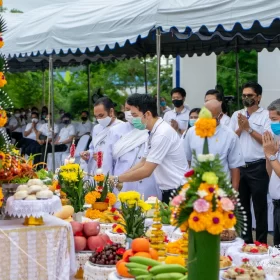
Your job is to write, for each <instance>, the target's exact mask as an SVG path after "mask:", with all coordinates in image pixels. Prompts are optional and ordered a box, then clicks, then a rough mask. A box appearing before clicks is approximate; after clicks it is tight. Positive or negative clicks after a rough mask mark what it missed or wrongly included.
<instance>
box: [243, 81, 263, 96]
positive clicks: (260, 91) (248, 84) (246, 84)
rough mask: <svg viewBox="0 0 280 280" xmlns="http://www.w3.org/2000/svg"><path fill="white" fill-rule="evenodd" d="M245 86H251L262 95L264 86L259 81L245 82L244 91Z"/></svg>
mask: <svg viewBox="0 0 280 280" xmlns="http://www.w3.org/2000/svg"><path fill="white" fill-rule="evenodd" d="M244 88H251V89H253V91H254V92H255V93H256V94H257V95H262V86H261V85H260V84H258V83H257V82H247V83H245V84H243V86H242V91H243V89H244Z"/></svg>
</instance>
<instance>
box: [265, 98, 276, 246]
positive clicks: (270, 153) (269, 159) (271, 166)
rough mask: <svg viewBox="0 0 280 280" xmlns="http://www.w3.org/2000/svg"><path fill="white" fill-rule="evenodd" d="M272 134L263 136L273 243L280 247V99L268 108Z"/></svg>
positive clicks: (266, 133)
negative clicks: (271, 210)
mask: <svg viewBox="0 0 280 280" xmlns="http://www.w3.org/2000/svg"><path fill="white" fill-rule="evenodd" d="M267 109H268V112H269V118H270V120H271V130H272V133H270V132H268V131H266V132H265V133H264V134H263V149H264V154H265V157H266V169H267V172H268V174H269V176H270V180H269V194H270V196H271V198H272V202H273V205H274V211H273V224H274V226H273V228H274V232H273V243H274V246H279V245H280V153H279V150H280V146H279V145H280V99H277V100H275V101H273V102H272V103H271V104H270V105H269V106H268V108H267Z"/></svg>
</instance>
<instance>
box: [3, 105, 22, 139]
mask: <svg viewBox="0 0 280 280" xmlns="http://www.w3.org/2000/svg"><path fill="white" fill-rule="evenodd" d="M25 125H26V122H25V120H24V119H21V117H20V110H19V109H15V110H14V115H13V116H11V118H10V119H9V123H8V127H7V128H8V130H9V133H10V136H11V138H13V139H15V142H16V143H19V141H20V140H21V139H22V138H23V134H22V128H23V127H24V126H25Z"/></svg>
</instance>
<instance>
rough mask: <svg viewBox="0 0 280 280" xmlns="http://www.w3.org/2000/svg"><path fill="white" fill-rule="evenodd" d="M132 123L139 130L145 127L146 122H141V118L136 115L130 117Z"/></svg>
mask: <svg viewBox="0 0 280 280" xmlns="http://www.w3.org/2000/svg"><path fill="white" fill-rule="evenodd" d="M132 125H133V126H134V127H135V128H136V129H139V130H144V129H146V126H147V125H146V124H143V123H142V122H141V118H140V117H137V118H133V119H132Z"/></svg>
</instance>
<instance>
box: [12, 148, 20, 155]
mask: <svg viewBox="0 0 280 280" xmlns="http://www.w3.org/2000/svg"><path fill="white" fill-rule="evenodd" d="M12 153H13V154H15V155H18V156H19V155H20V154H19V153H20V150H17V149H12Z"/></svg>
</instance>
